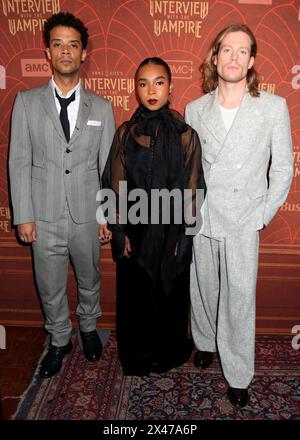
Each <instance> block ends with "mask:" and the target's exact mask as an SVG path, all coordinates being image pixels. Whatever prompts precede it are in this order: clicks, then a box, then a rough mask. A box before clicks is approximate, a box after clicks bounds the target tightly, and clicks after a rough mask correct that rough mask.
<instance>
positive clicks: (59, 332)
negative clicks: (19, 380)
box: [32, 205, 101, 347]
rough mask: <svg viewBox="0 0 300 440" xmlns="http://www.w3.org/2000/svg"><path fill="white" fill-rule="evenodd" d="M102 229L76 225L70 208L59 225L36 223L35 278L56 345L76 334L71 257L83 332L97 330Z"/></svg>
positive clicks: (77, 310)
mask: <svg viewBox="0 0 300 440" xmlns="http://www.w3.org/2000/svg"><path fill="white" fill-rule="evenodd" d="M98 227H99V225H98V223H97V222H96V220H95V222H91V223H82V224H77V223H75V222H74V221H73V220H72V217H71V215H70V212H69V209H68V207H67V205H66V207H65V210H64V212H63V215H62V216H61V218H60V219H59V220H58V221H57V222H53V223H49V222H44V221H36V228H37V240H36V241H35V242H33V245H32V249H33V261H34V269H35V278H36V282H37V287H38V291H39V295H40V299H41V303H42V307H43V311H44V314H45V329H46V330H47V331H48V332H49V333H50V335H51V343H52V344H53V345H55V346H58V347H60V346H63V345H66V344H67V343H68V341H69V339H70V335H71V331H72V324H71V320H70V312H69V304H68V298H67V278H68V263H69V258H70V259H71V262H72V266H73V268H74V271H75V275H76V280H77V284H78V305H77V309H76V314H77V315H78V316H79V322H80V328H81V330H82V331H85V332H88V331H92V330H95V328H96V319H97V317H98V316H100V315H101V309H100V303H99V288H100V274H99V269H98V265H99V257H100V242H99V239H98Z"/></svg>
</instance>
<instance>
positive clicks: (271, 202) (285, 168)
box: [264, 99, 293, 225]
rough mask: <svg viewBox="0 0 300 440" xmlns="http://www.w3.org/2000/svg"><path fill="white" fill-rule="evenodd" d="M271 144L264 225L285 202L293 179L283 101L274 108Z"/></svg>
mask: <svg viewBox="0 0 300 440" xmlns="http://www.w3.org/2000/svg"><path fill="white" fill-rule="evenodd" d="M274 113H275V117H274V121H273V133H272V144H271V156H272V159H271V167H270V170H269V188H268V192H267V199H266V205H265V212H264V224H265V225H267V224H268V223H270V221H271V220H272V218H273V217H274V215H275V214H276V212H277V210H278V209H279V207H280V206H281V205H282V204H283V202H284V201H285V199H286V197H287V195H288V192H289V189H290V186H291V182H292V179H293V145H292V138H291V127H290V117H289V112H288V108H287V104H286V101H285V99H282V100H280V105H279V108H278V109H277V108H276V112H274Z"/></svg>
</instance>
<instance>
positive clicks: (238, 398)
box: [227, 387, 249, 408]
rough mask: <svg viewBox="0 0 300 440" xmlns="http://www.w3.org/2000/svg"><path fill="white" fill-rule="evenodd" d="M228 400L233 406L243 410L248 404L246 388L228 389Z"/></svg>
mask: <svg viewBox="0 0 300 440" xmlns="http://www.w3.org/2000/svg"><path fill="white" fill-rule="evenodd" d="M227 396H228V399H229V400H230V403H231V404H232V405H233V406H236V407H237V408H243V407H244V406H246V405H247V404H248V403H249V392H248V388H232V387H229V389H228V391H227Z"/></svg>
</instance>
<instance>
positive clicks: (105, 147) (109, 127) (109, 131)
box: [99, 101, 116, 178]
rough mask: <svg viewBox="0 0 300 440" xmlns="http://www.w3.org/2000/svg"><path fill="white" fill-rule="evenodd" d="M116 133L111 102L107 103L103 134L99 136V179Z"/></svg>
mask: <svg viewBox="0 0 300 440" xmlns="http://www.w3.org/2000/svg"><path fill="white" fill-rule="evenodd" d="M115 131H116V124H115V118H114V115H113V111H112V106H111V102H110V101H109V102H108V103H107V108H106V112H105V121H104V127H103V132H102V136H101V144H100V153H99V170H100V178H102V173H103V171H104V167H105V164H106V161H107V158H108V154H109V150H110V147H111V144H112V141H113V138H114V134H115Z"/></svg>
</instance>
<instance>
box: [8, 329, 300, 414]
mask: <svg viewBox="0 0 300 440" xmlns="http://www.w3.org/2000/svg"><path fill="white" fill-rule="evenodd" d="M101 333H103V332H100V334H101ZM103 336H104V337H103ZM101 338H102V340H103V339H105V334H104V335H103V334H102V336H101ZM106 339H107V341H106V343H105V346H104V350H103V355H102V358H101V359H100V360H99V362H98V363H89V362H88V361H86V360H85V358H84V356H83V353H82V351H81V348H80V344H79V342H78V340H77V336H74V337H73V342H74V349H73V351H72V353H71V354H70V355H68V356H67V357H66V358H65V359H64V364H63V368H62V370H61V372H60V373H59V374H57V375H56V376H54V377H52V378H51V379H48V380H41V379H40V378H39V377H38V369H39V366H38V367H37V370H36V373H35V375H34V378H33V381H32V383H31V385H30V386H29V388H28V389H27V391H26V392H25V393H24V397H23V399H22V401H21V402H20V405H19V407H18V409H17V412H16V414H15V416H14V419H15V420H178V421H179V420H203V419H205V420H237V419H243V420H288V419H293V420H300V350H298V351H296V350H293V349H292V347H291V337H289V336H258V337H257V342H256V374H255V377H254V380H253V382H252V384H251V400H250V404H249V405H248V406H247V407H245V408H243V409H242V410H238V409H236V408H234V407H232V406H231V404H230V403H229V401H228V399H227V397H226V391H227V384H226V382H225V380H224V378H223V375H222V372H221V367H220V363H219V360H218V359H217V358H216V359H215V360H214V363H213V364H212V366H211V367H210V368H208V369H207V370H205V371H199V370H198V369H196V368H195V367H194V365H193V357H194V355H193V356H192V358H191V359H190V361H189V362H188V363H187V364H185V365H184V366H182V367H180V368H176V369H173V370H171V371H169V372H168V373H165V374H162V375H158V374H154V373H153V374H151V375H150V376H149V377H124V376H123V375H122V372H121V367H120V364H119V361H118V356H117V347H116V340H115V334H114V333H113V332H112V333H110V334H109V333H108V331H106Z"/></svg>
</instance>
